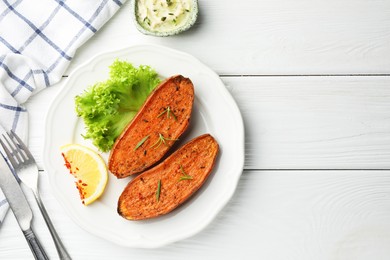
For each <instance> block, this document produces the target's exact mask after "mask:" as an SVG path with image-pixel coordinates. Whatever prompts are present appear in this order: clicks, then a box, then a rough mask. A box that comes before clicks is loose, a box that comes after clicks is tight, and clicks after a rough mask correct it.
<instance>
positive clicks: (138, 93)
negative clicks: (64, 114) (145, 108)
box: [75, 60, 161, 152]
mask: <svg viewBox="0 0 390 260" xmlns="http://www.w3.org/2000/svg"><path fill="white" fill-rule="evenodd" d="M109 68H110V73H109V75H110V77H109V79H107V80H106V81H104V82H98V83H96V84H95V85H93V86H90V87H89V88H88V89H87V90H86V91H84V92H83V93H82V94H80V95H77V96H76V97H75V106H76V113H77V116H78V117H81V118H82V119H83V120H84V123H85V128H86V133H85V134H84V135H83V137H84V138H85V139H91V140H92V143H93V144H94V145H95V146H96V147H97V148H98V149H99V150H101V151H103V152H107V151H109V150H110V149H111V148H112V146H113V144H114V142H115V139H116V138H117V137H118V136H119V135H120V134H121V133H122V131H123V130H124V128H125V127H126V125H127V124H128V123H129V122H130V121H131V120H132V119H133V117H134V116H135V114H136V113H137V111H138V110H139V109H140V107H141V106H142V104H143V103H144V102H145V100H146V98H147V97H148V95H149V94H150V92H152V90H153V89H154V88H155V87H156V86H157V85H158V84H159V83H160V81H161V80H160V79H159V77H158V74H157V72H156V71H155V70H153V69H152V68H150V67H149V66H144V65H141V66H139V67H138V68H137V67H134V66H133V65H132V64H131V63H128V62H126V61H120V60H116V61H114V62H113V63H112V64H111V66H110V67H109Z"/></svg>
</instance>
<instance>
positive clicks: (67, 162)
mask: <svg viewBox="0 0 390 260" xmlns="http://www.w3.org/2000/svg"><path fill="white" fill-rule="evenodd" d="M61 155H62V157H64V161H65V164H64V165H65V167H66V168H67V169H68V170H69V173H70V174H73V173H72V165H71V164H70V162H69V161H68V159H67V158H66V157H65V154H64V153H61Z"/></svg>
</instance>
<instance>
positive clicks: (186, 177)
mask: <svg viewBox="0 0 390 260" xmlns="http://www.w3.org/2000/svg"><path fill="white" fill-rule="evenodd" d="M180 170H181V173H182V174H183V176H181V177H180V179H179V181H184V180H192V179H193V177H192V176H191V175H188V174H187V173H186V172H185V171H184V169H183V166H182V165H180Z"/></svg>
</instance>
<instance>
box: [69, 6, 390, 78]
mask: <svg viewBox="0 0 390 260" xmlns="http://www.w3.org/2000/svg"><path fill="white" fill-rule="evenodd" d="M130 2H131V1H127V3H126V4H125V6H123V8H122V9H121V10H120V11H119V12H118V13H117V15H116V16H115V17H114V18H113V19H112V20H111V21H110V22H109V23H108V24H107V25H106V26H105V27H104V28H102V30H101V31H99V32H98V33H97V34H96V35H95V36H94V37H93V38H92V39H91V40H90V41H88V42H87V43H86V44H85V45H84V46H83V47H82V48H81V49H80V50H79V51H78V52H77V55H76V57H75V59H74V60H73V62H72V64H71V67H70V69H69V71H72V70H73V69H74V68H75V67H76V66H77V65H79V64H80V63H83V62H85V61H86V60H87V59H89V58H90V57H92V56H93V55H95V54H97V53H99V52H102V51H108V50H111V49H117V48H122V47H126V46H129V45H133V44H142V43H152V44H160V45H164V46H168V47H172V48H175V49H178V50H182V51H185V52H188V53H190V54H192V55H194V56H195V57H197V58H199V59H200V60H201V61H203V62H204V63H206V64H207V65H208V66H210V67H211V68H212V69H214V70H216V71H217V72H218V73H219V74H230V75H241V74H245V75H254V74H256V75H259V74H261V75H264V74H273V75H286V74H289V75H291V74H293V75H302V74H362V73H363V74H365V73H374V74H381V73H387V74H390V47H389V46H390V29H389V28H390V1H388V0H374V1H368V0H343V1H339V0H327V1H319V0H316V1H313V0H298V1H291V0H290V1H286V0H246V1H233V0H228V1H226V0H213V1H205V0H199V7H200V16H199V20H198V21H197V23H196V25H195V27H194V28H192V29H191V30H190V31H188V32H186V33H184V34H181V35H178V36H175V37H168V38H159V37H152V36H145V35H143V34H141V33H140V32H138V31H137V29H136V28H135V26H134V24H133V21H132V19H131V15H130Z"/></svg>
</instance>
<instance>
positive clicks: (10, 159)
mask: <svg viewBox="0 0 390 260" xmlns="http://www.w3.org/2000/svg"><path fill="white" fill-rule="evenodd" d="M2 136H3V138H4V140H6V141H7V138H6V137H5V136H4V135H2ZM0 143H1V146H2V147H3V149H4V151H5V153H6V154H7V159H8V160H9V161H10V162H11V164H12V166H13V167H15V166H16V165H18V163H17V162H16V161H15V159H14V157H13V156H12V153H11V151H10V150H9V149H8V147H7V145H6V144H5V143H4V142H3V141H2V140H1V138H0ZM7 143H8V144H9V142H8V141H7Z"/></svg>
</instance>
